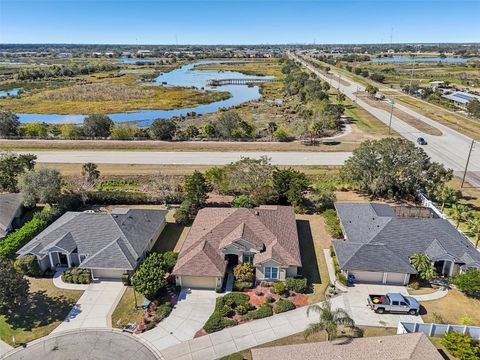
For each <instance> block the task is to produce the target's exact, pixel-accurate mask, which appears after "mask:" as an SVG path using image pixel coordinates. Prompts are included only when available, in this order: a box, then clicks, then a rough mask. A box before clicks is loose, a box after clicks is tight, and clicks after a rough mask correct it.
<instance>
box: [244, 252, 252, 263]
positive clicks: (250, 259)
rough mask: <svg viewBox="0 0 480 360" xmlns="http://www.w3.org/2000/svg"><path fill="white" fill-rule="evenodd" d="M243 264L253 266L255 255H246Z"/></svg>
mask: <svg viewBox="0 0 480 360" xmlns="http://www.w3.org/2000/svg"><path fill="white" fill-rule="evenodd" d="M243 262H244V263H249V264H253V254H245V255H243Z"/></svg>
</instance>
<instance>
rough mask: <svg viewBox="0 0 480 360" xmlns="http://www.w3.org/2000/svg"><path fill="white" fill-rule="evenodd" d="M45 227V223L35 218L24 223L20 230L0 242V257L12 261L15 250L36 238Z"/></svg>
mask: <svg viewBox="0 0 480 360" xmlns="http://www.w3.org/2000/svg"><path fill="white" fill-rule="evenodd" d="M47 225H48V224H47V222H46V221H44V220H41V219H38V218H36V217H34V218H33V219H32V220H30V221H28V222H26V223H25V224H24V225H23V226H22V227H21V228H20V229H18V230H15V231H14V232H11V233H10V234H8V235H7V236H6V237H5V239H3V241H2V242H0V256H3V257H6V258H9V259H13V258H14V257H15V253H16V252H17V250H19V249H20V248H21V247H22V246H24V245H25V244H27V243H28V242H29V241H30V240H32V239H33V238H34V237H35V236H37V234H39V233H40V232H41V231H42V230H43V229H45V228H46V227H47Z"/></svg>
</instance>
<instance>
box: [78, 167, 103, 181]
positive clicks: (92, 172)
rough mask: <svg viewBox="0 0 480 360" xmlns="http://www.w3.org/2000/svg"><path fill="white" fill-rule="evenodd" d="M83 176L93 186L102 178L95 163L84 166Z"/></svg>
mask: <svg viewBox="0 0 480 360" xmlns="http://www.w3.org/2000/svg"><path fill="white" fill-rule="evenodd" d="M82 176H83V177H84V178H85V179H86V180H87V182H88V183H90V184H93V183H94V182H95V181H96V180H97V179H98V178H99V177H100V170H98V166H97V164H95V163H91V162H89V163H85V164H83V165H82Z"/></svg>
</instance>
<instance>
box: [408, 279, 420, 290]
mask: <svg viewBox="0 0 480 360" xmlns="http://www.w3.org/2000/svg"><path fill="white" fill-rule="evenodd" d="M408 286H409V287H410V288H411V289H413V290H418V289H420V283H419V282H418V281H416V280H415V281H412V282H411V283H410V284H408Z"/></svg>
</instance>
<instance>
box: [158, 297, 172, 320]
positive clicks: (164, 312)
mask: <svg viewBox="0 0 480 360" xmlns="http://www.w3.org/2000/svg"><path fill="white" fill-rule="evenodd" d="M172 308H173V306H172V304H171V303H169V302H166V303H163V304H162V305H159V306H158V307H157V309H156V310H155V319H156V320H157V322H160V321H162V320H163V319H165V318H166V317H167V316H168V315H170V313H171V312H172Z"/></svg>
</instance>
